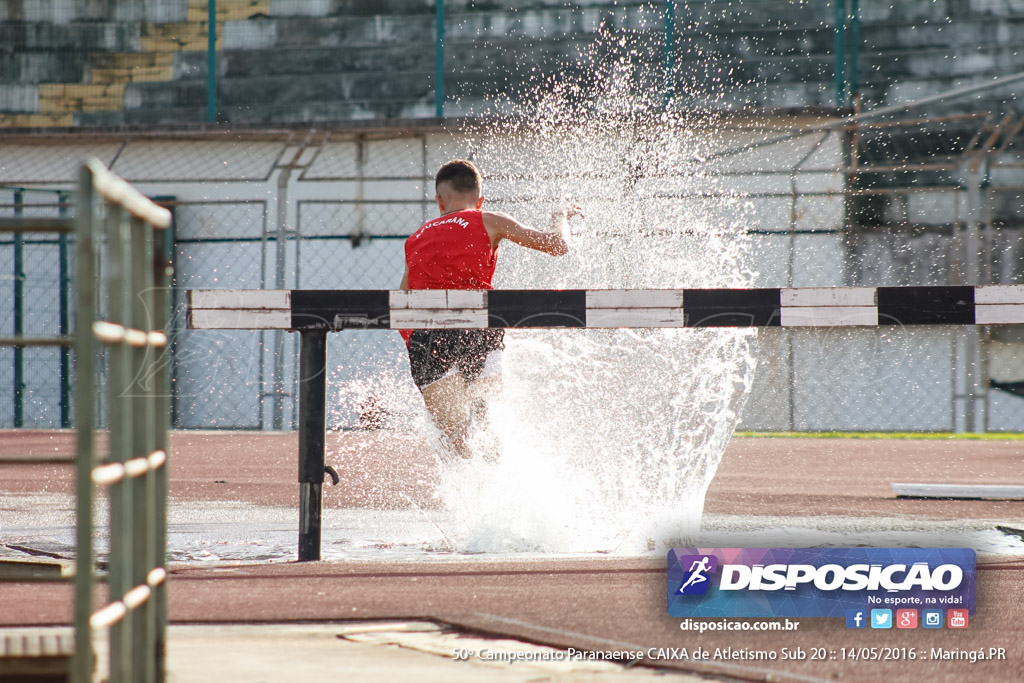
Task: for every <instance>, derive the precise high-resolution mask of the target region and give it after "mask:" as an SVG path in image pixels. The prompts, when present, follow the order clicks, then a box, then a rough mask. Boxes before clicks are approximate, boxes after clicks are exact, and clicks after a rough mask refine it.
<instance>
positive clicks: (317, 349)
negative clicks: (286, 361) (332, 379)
mask: <svg viewBox="0 0 1024 683" xmlns="http://www.w3.org/2000/svg"><path fill="white" fill-rule="evenodd" d="M300 336H301V349H300V351H299V562H308V561H316V560H319V559H320V517H321V512H322V509H323V485H324V431H325V429H326V423H327V410H326V401H327V398H326V396H327V332H326V331H324V330H308V331H304V332H301V333H300Z"/></svg>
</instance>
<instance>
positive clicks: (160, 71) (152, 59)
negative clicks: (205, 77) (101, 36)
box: [89, 52, 174, 83]
mask: <svg viewBox="0 0 1024 683" xmlns="http://www.w3.org/2000/svg"><path fill="white" fill-rule="evenodd" d="M173 72H174V55H173V54H172V53H159V52H114V53H103V52H99V53H96V54H93V55H91V56H90V58H89V81H90V82H92V83H137V82H145V81H169V80H171V78H172V77H173Z"/></svg>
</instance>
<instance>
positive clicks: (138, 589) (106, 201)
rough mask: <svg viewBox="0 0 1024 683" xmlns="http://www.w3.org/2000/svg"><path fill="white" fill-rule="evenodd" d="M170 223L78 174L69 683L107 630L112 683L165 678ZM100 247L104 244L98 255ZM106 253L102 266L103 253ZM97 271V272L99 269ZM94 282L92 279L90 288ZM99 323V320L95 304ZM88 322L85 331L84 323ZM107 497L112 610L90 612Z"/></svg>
mask: <svg viewBox="0 0 1024 683" xmlns="http://www.w3.org/2000/svg"><path fill="white" fill-rule="evenodd" d="M170 224H171V215H170V213H169V212H168V211H167V210H166V209H164V208H162V207H159V206H157V205H156V204H154V203H153V202H151V201H150V200H149V199H147V198H146V197H144V196H143V195H141V194H140V193H139V192H138V191H136V190H135V189H134V188H132V187H131V186H130V185H128V184H127V183H126V182H125V181H123V180H121V179H120V178H118V177H117V176H115V175H113V174H112V173H110V172H109V171H107V169H106V168H104V167H103V165H102V164H101V163H100V162H98V161H95V160H92V161H89V162H87V163H86V164H84V165H83V167H82V169H81V172H80V176H79V191H78V215H77V226H76V227H77V236H78V258H77V285H78V286H77V292H78V302H77V314H78V320H79V324H78V326H77V331H76V336H75V352H76V353H75V356H76V362H77V368H76V370H77V372H76V382H75V390H76V400H75V408H76V423H77V428H78V443H77V457H76V463H77V470H78V483H77V499H78V502H77V515H78V524H77V529H78V530H77V534H78V538H77V546H78V551H77V571H76V573H75V642H76V647H75V660H74V663H73V675H72V680H74V681H79V682H83V681H89V680H91V677H92V647H91V643H92V631H93V629H97V628H104V627H109V629H110V680H111V681H114V682H116V681H132V682H134V681H158V680H163V679H164V661H165V653H166V630H167V591H166V579H167V572H166V570H165V568H164V562H165V558H166V555H167V541H166V539H167V467H166V463H167V429H168V417H169V412H170V411H169V398H168V397H169V394H170V387H169V382H168V379H167V371H166V365H165V364H163V363H162V359H161V358H160V357H159V355H160V353H161V351H162V350H163V349H165V348H166V346H167V337H166V335H165V334H164V332H163V330H164V329H165V327H166V324H167V311H168V305H167V304H168V302H167V291H168V282H169V277H170V267H169V264H168V262H167V259H166V256H165V255H164V254H163V253H162V251H163V250H162V249H157V248H156V247H155V244H156V242H155V241H154V239H153V233H154V230H155V229H165V228H168V227H169V226H170ZM104 241H105V244H104ZM104 252H105V259H103V260H102V261H101V260H100V258H99V257H100V254H101V253H104ZM97 263H101V264H102V265H101V267H100V268H99V269H97ZM97 275H98V276H99V277H97ZM101 297H102V298H103V300H104V301H105V302H106V313H107V315H106V318H107V319H106V320H98V319H97V317H98V316H97V315H96V313H97V304H98V300H99V299H100V298H101ZM86 321H90V322H91V324H89V323H86ZM100 344H102V345H103V346H104V347H106V352H107V360H108V366H109V373H108V380H107V393H108V405H109V413H110V417H109V434H110V438H109V446H108V448H109V453H108V455H107V457H106V462H105V464H102V465H99V466H96V459H97V458H96V454H95V452H94V443H93V437H94V433H93V432H94V425H95V424H96V414H95V407H94V406H95V399H96V389H97V387H96V381H95V377H96V375H95V373H94V363H95V360H96V355H97V351H98V348H99V345H100ZM95 486H107V487H109V494H110V557H109V561H108V576H107V586H108V589H109V592H108V594H109V598H108V600H109V602H108V603H107V604H106V605H104V606H103V607H101V608H100V609H98V610H95V611H94V610H93V604H92V602H93V595H92V588H93V584H94V582H95V575H94V570H93V554H94V553H93V517H92V515H93V510H92V507H93V498H94V494H95V490H94V487H95Z"/></svg>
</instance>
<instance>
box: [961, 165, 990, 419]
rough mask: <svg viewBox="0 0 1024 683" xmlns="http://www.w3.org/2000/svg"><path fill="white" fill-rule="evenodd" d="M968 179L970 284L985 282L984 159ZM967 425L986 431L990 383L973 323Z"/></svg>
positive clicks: (969, 172) (968, 352) (970, 168)
mask: <svg viewBox="0 0 1024 683" xmlns="http://www.w3.org/2000/svg"><path fill="white" fill-rule="evenodd" d="M964 182H965V183H966V184H967V188H966V189H967V212H966V214H967V215H966V216H965V218H966V221H967V226H966V233H967V234H966V235H965V240H964V243H965V244H964V252H965V253H964V266H965V268H964V270H965V272H966V280H967V281H966V282H965V283H964V284H968V285H978V284H981V267H980V263H979V260H980V259H981V213H982V207H981V182H982V173H981V159H980V158H977V157H975V158H971V159H970V160H969V161H968V162H967V165H966V169H965V173H964ZM966 335H967V338H966V348H965V356H966V358H965V361H966V365H967V367H966V370H967V375H966V384H967V386H966V387H965V389H966V391H965V393H966V398H967V406H966V408H967V410H966V424H965V428H966V429H967V430H968V431H971V432H975V433H980V432H983V431H985V424H986V422H987V419H986V416H985V412H986V407H987V406H986V402H987V400H986V396H985V394H986V391H985V390H986V386H985V385H986V384H987V382H986V381H985V380H984V375H983V367H982V363H983V358H982V351H981V328H979V327H977V326H972V327H970V328H968V329H967V330H966Z"/></svg>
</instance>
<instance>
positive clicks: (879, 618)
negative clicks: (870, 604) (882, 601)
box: [871, 609, 892, 628]
mask: <svg viewBox="0 0 1024 683" xmlns="http://www.w3.org/2000/svg"><path fill="white" fill-rule="evenodd" d="M871 628H892V610H891V609H873V610H871Z"/></svg>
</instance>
